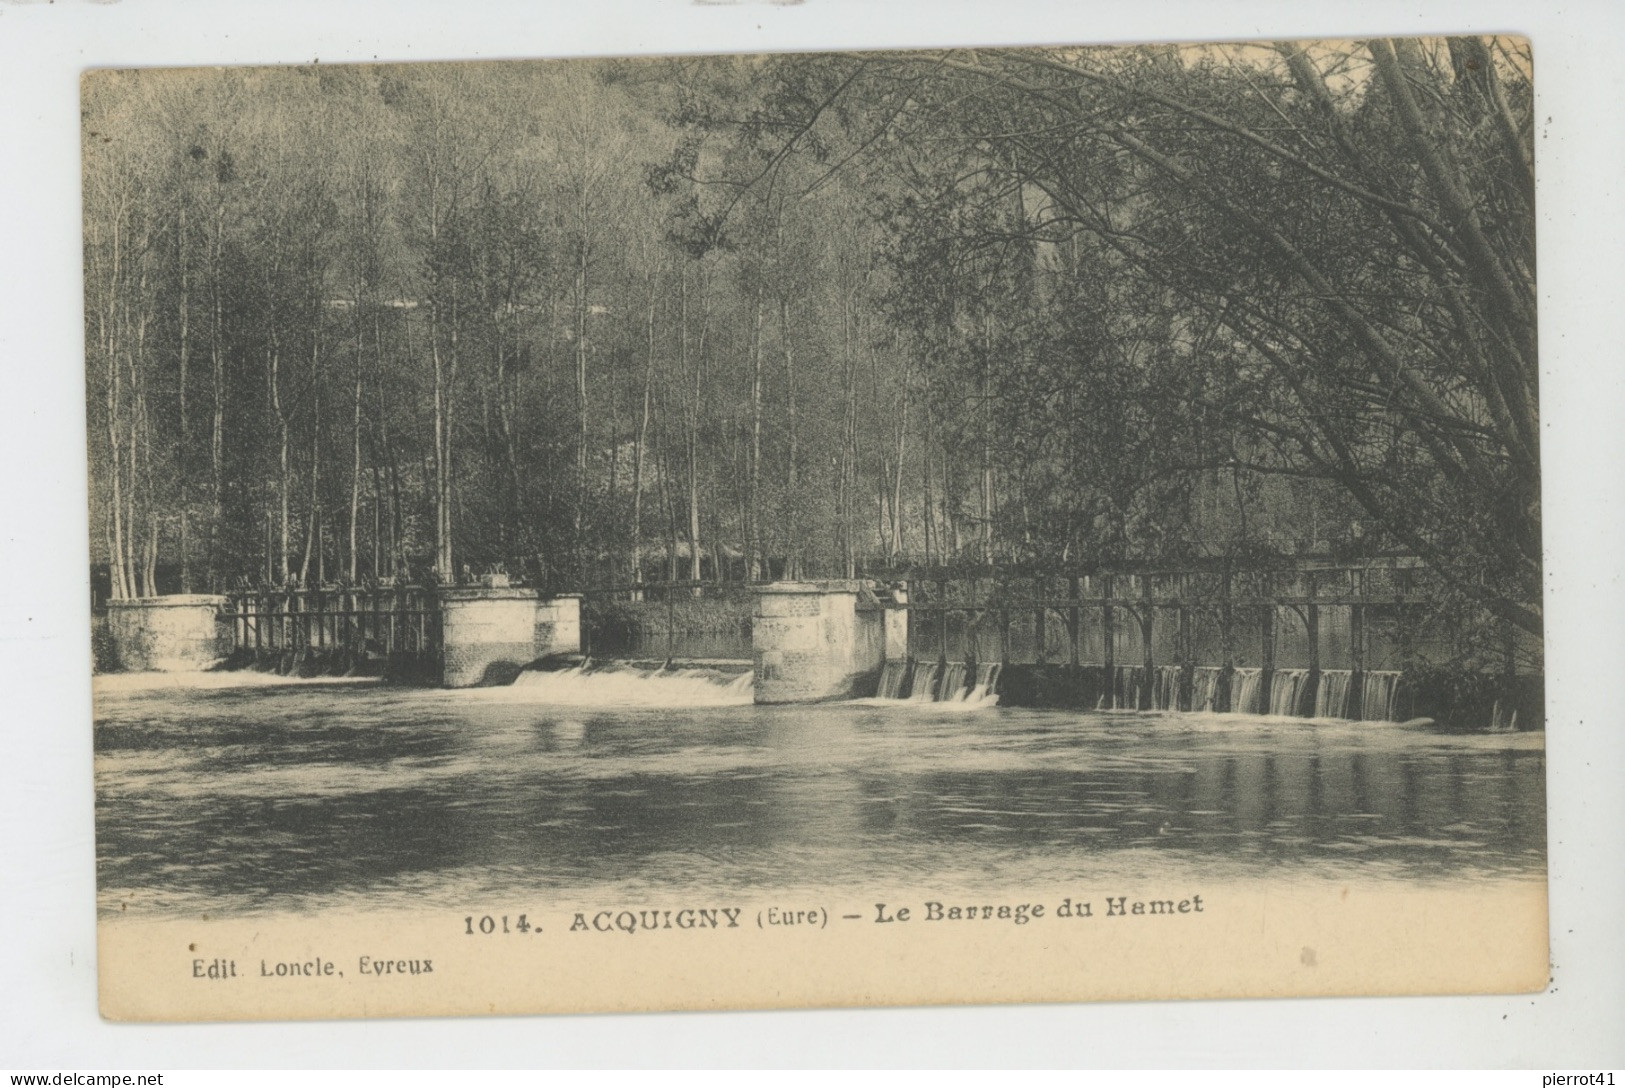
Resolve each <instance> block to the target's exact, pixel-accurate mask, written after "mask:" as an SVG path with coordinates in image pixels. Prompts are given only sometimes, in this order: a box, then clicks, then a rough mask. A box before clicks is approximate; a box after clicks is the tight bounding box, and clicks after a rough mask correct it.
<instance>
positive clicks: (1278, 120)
mask: <svg viewBox="0 0 1625 1088" xmlns="http://www.w3.org/2000/svg"><path fill="white" fill-rule="evenodd" d="M1534 52H1535V51H1534V50H1533V49H1532V47H1531V45H1530V43H1529V41H1528V40H1526V39H1523V38H1521V37H1518V36H1515V35H1492V34H1473V35H1462V36H1430V37H1416V38H1371V39H1361V40H1279V41H1252V42H1237V43H1231V44H1221V43H1203V44H1186V45H1178V44H1152V45H1123V46H1098V45H1097V46H1077V47H1069V48H1068V47H1047V48H954V49H939V50H930V51H892V52H884V51H874V52H863V51H860V52H838V53H815V52H809V53H773V54H760V55H730V56H721V55H717V56H697V55H688V56H671V57H647V56H642V57H628V58H608V57H606V58H598V59H573V60H559V59H554V60H503V61H479V62H472V61H465V62H458V63H379V64H327V63H319V64H304V65H287V66H279V67H253V66H247V67H199V68H155V69H135V68H128V69H101V70H92V71H88V72H87V73H86V74H85V75H84V78H83V82H82V101H81V118H82V133H81V135H82V140H83V171H84V173H83V184H84V189H83V209H84V220H83V271H84V307H83V320H84V349H85V356H84V382H85V395H86V402H85V403H86V436H87V449H88V458H89V460H88V464H89V481H88V482H89V491H88V498H89V519H88V526H89V539H88V541H87V542H86V543H87V547H88V556H87V561H88V565H89V582H90V605H91V608H90V616H89V632H88V634H89V638H90V639H91V643H92V647H93V668H94V677H93V680H92V689H93V697H94V761H95V768H94V778H95V794H96V796H95V809H96V811H95V865H96V880H97V908H96V909H97V917H98V930H99V935H100V936H99V940H100V955H101V961H100V964H99V972H100V976H101V992H102V1011H103V1014H104V1015H105V1016H107V1017H109V1018H112V1019H134V1020H214V1019H252V1018H266V1017H270V1018H290V1017H291V1018H301V1017H329V1016H342V1017H355V1016H412V1015H437V1014H486V1013H494V1012H496V1013H528V1012H555V1011H557V1012H579V1011H602V1010H631V1009H643V1010H663V1009H704V1008H765V1007H784V1006H789V1007H809V1006H810V1007H823V1006H838V1005H869V1004H941V1003H991V1002H1019V1001H1077V1000H1100V999H1122V998H1199V997H1215V996H1225V997H1269V996H1310V995H1353V994H1396V993H1408V994H1438V993H1468V992H1494V993H1510V992H1528V991H1535V990H1539V989H1541V988H1542V987H1544V986H1545V985H1546V982H1547V977H1548V953H1547V947H1548V946H1547V940H1548V930H1547V901H1546V895H1547V885H1546V879H1547V841H1548V835H1547V815H1546V813H1547V781H1546V746H1545V736H1546V734H1545V726H1546V679H1545V678H1546V666H1545V655H1544V645H1545V628H1544V607H1543V592H1542V591H1543V569H1544V568H1543V537H1542V502H1541V499H1542V489H1541V483H1542V477H1541V443H1542V437H1543V436H1542V424H1541V413H1540V403H1541V401H1540V388H1539V386H1540V377H1541V371H1540V367H1539V357H1538V353H1537V321H1536V302H1537V289H1536V275H1535V254H1536V239H1535V233H1536V222H1537V220H1536V208H1535V165H1534V163H1535V152H1534V148H1535V142H1536V133H1537V128H1538V125H1537V120H1536V117H1535V106H1534V101H1535V100H1534V65H1535V60H1534Z"/></svg>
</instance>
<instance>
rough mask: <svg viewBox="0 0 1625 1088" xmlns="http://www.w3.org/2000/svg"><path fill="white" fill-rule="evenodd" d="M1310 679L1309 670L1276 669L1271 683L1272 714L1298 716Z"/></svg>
mask: <svg viewBox="0 0 1625 1088" xmlns="http://www.w3.org/2000/svg"><path fill="white" fill-rule="evenodd" d="M1308 679H1309V670H1308V669H1276V670H1275V675H1274V677H1273V678H1272V679H1271V681H1270V713H1271V714H1275V715H1277V716H1280V717H1291V716H1294V715H1296V714H1297V713H1298V705H1299V702H1298V700H1299V697H1300V696H1302V695H1303V686H1304V683H1305V682H1306V681H1307V680H1308Z"/></svg>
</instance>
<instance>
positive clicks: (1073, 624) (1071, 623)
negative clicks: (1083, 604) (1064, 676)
mask: <svg viewBox="0 0 1625 1088" xmlns="http://www.w3.org/2000/svg"><path fill="white" fill-rule="evenodd" d="M1068 585H1069V586H1070V588H1071V590H1072V603H1071V606H1070V607H1068V608H1067V612H1066V632H1067V637H1068V638H1069V639H1070V640H1071V642H1072V658H1071V665H1072V667H1073V668H1074V669H1075V668H1077V667H1078V664H1079V661H1080V657H1079V649H1078V641H1079V638H1080V636H1081V635H1082V632H1083V629H1082V627H1081V626H1080V624H1081V623H1082V622H1083V614H1082V610H1081V609H1080V608H1079V606H1078V598H1079V596H1080V595H1081V587H1080V586H1079V585H1078V578H1077V575H1073V576H1072V578H1071V579H1070V580H1069V582H1068Z"/></svg>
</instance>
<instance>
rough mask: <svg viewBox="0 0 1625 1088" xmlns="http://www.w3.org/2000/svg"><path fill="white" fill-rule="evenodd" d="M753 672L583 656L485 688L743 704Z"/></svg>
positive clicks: (573, 700) (562, 698)
mask: <svg viewBox="0 0 1625 1088" xmlns="http://www.w3.org/2000/svg"><path fill="white" fill-rule="evenodd" d="M754 682H755V676H754V675H753V674H752V673H750V672H748V671H728V670H725V669H721V668H715V667H707V666H669V667H668V666H659V665H647V664H639V663H636V662H622V661H610V662H605V663H604V664H602V665H595V664H593V663H592V662H590V661H584V662H582V663H581V664H579V665H576V666H573V667H571V668H565V669H552V670H545V669H527V670H525V671H524V672H521V673H520V674H519V676H518V677H517V678H516V679H515V680H514V682H513V683H512V684H511V685H509V686H508V687H505V688H484V689H481V690H482V691H485V692H492V693H501V694H499V695H498V696H497V697H504V696H505V697H506V698H509V699H512V700H513V701H521V702H538V703H559V704H568V705H572V706H642V707H699V706H746V705H749V704H750V703H751V702H752V701H754V692H753V690H752V688H753V685H754Z"/></svg>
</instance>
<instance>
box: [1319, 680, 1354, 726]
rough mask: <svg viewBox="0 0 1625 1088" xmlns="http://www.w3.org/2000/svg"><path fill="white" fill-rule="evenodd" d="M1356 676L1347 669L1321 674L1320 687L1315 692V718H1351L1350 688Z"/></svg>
mask: <svg viewBox="0 0 1625 1088" xmlns="http://www.w3.org/2000/svg"><path fill="white" fill-rule="evenodd" d="M1353 680H1354V674H1353V673H1352V672H1350V671H1348V670H1347V669H1327V670H1325V671H1324V672H1322V673H1321V674H1320V687H1319V689H1317V690H1316V692H1315V717H1317V718H1346V717H1348V716H1349V687H1350V684H1351V683H1352V681H1353Z"/></svg>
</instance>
